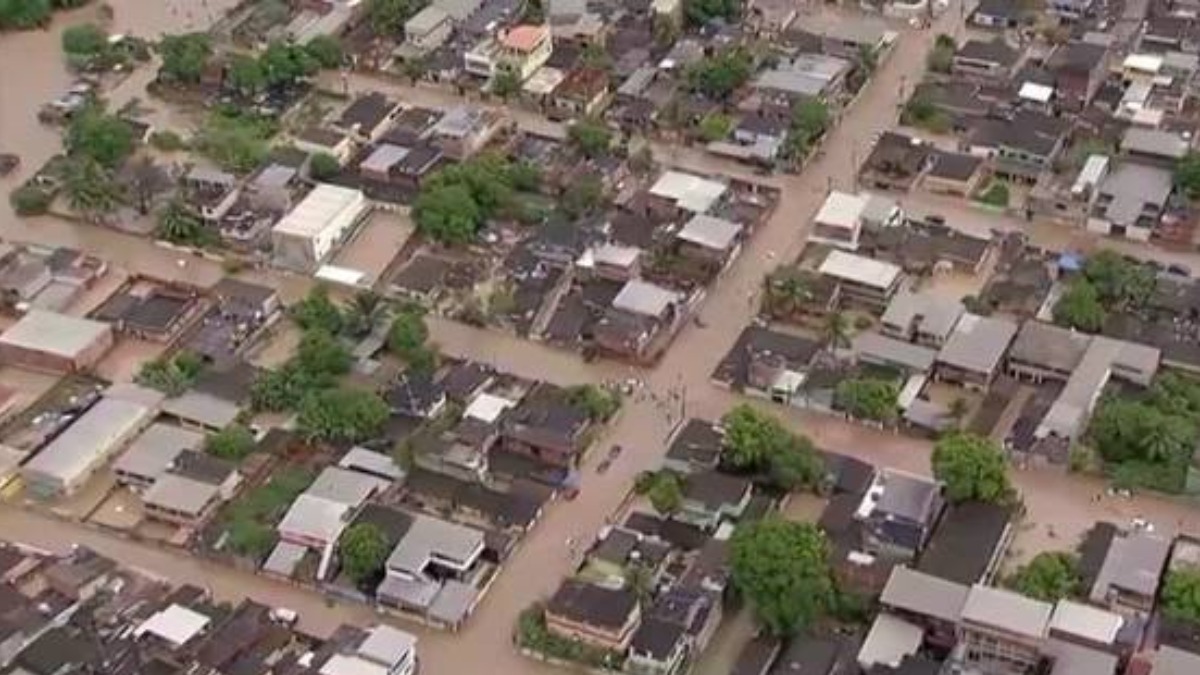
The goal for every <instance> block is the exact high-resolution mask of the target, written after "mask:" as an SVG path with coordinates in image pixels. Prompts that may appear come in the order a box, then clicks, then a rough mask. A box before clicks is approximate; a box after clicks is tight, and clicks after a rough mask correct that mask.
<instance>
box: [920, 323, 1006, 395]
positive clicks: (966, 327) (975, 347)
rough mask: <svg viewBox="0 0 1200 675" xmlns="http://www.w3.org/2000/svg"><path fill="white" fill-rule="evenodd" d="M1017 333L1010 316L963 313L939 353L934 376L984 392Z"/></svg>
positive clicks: (998, 369) (997, 371)
mask: <svg viewBox="0 0 1200 675" xmlns="http://www.w3.org/2000/svg"><path fill="white" fill-rule="evenodd" d="M1016 334H1017V324H1016V323H1014V322H1012V321H1011V320H1009V319H1005V318H1001V317H994V316H979V315H978V314H970V313H964V314H962V316H960V317H959V319H958V321H957V322H955V324H954V330H953V331H952V332H951V333H950V335H949V336H948V337H947V338H946V341H945V342H944V343H943V344H942V348H941V350H940V351H939V352H938V355H937V361H936V369H935V371H934V376H935V377H936V378H937V379H938V380H940V381H943V382H952V383H955V384H960V385H962V386H964V387H967V388H969V389H977V390H980V391H984V390H986V389H987V387H988V385H990V384H991V383H992V380H993V379H994V378H995V377H996V375H997V373H999V371H1000V366H1001V364H1002V363H1003V360H1004V355H1005V354H1006V353H1007V352H1008V346H1009V344H1010V343H1011V342H1012V340H1013V338H1014V337H1015V336H1016Z"/></svg>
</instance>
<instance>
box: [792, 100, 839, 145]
mask: <svg viewBox="0 0 1200 675" xmlns="http://www.w3.org/2000/svg"><path fill="white" fill-rule="evenodd" d="M828 128H829V107H828V106H826V105H825V104H824V103H823V102H822V101H820V100H818V99H815V98H806V99H804V100H803V101H801V102H800V103H798V104H796V106H794V107H793V108H792V122H791V126H790V128H789V130H788V144H789V146H791V147H790V151H791V152H792V156H793V157H798V156H801V155H804V154H806V153H807V152H808V151H809V149H810V148H812V146H813V145H814V144H815V143H816V142H817V141H818V140H820V138H821V136H823V135H824V134H825V131H826V130H827V129H828Z"/></svg>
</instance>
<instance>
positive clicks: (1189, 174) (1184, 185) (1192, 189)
mask: <svg viewBox="0 0 1200 675" xmlns="http://www.w3.org/2000/svg"><path fill="white" fill-rule="evenodd" d="M1175 187H1177V188H1179V189H1180V190H1182V191H1183V193H1184V194H1185V195H1187V197H1188V199H1200V153H1197V152H1189V153H1188V154H1187V155H1186V156H1184V157H1183V159H1180V160H1179V161H1178V162H1176V164H1175Z"/></svg>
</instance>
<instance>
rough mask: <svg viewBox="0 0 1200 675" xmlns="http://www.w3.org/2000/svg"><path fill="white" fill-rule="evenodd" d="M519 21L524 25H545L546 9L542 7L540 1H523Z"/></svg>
mask: <svg viewBox="0 0 1200 675" xmlns="http://www.w3.org/2000/svg"><path fill="white" fill-rule="evenodd" d="M521 20H522V21H524V22H525V23H534V24H541V23H545V22H546V9H545V8H544V7H542V0H525V1H524V2H522V3H521Z"/></svg>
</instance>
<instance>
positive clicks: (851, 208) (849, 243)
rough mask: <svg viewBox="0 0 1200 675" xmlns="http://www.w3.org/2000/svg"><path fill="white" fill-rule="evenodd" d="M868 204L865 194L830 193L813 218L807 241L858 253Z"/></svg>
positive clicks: (835, 191)
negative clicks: (859, 238) (864, 213)
mask: <svg viewBox="0 0 1200 675" xmlns="http://www.w3.org/2000/svg"><path fill="white" fill-rule="evenodd" d="M867 201H868V198H867V196H866V195H852V194H847V193H845V192H838V191H837V190H834V191H833V192H830V193H829V196H828V197H826V198H825V203H824V204H822V205H821V210H820V211H818V212H817V216H816V217H815V218H814V219H813V227H812V232H810V233H809V235H808V240H809V241H810V242H813V243H816V244H828V245H830V246H836V247H838V248H842V249H846V250H848V251H855V250H857V249H858V237H859V235H860V234H861V233H862V226H863V212H864V211H865V210H866V208H867Z"/></svg>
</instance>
